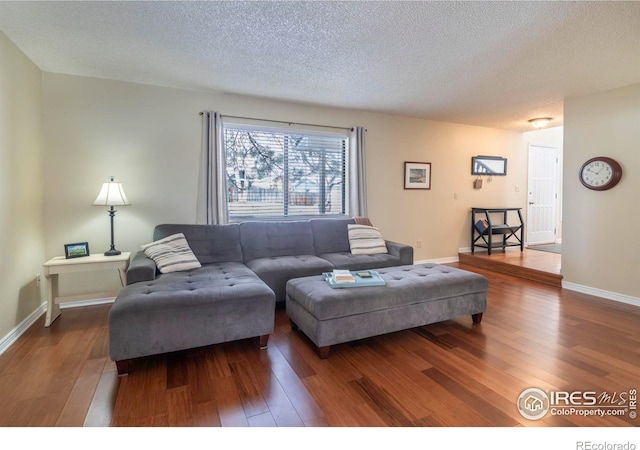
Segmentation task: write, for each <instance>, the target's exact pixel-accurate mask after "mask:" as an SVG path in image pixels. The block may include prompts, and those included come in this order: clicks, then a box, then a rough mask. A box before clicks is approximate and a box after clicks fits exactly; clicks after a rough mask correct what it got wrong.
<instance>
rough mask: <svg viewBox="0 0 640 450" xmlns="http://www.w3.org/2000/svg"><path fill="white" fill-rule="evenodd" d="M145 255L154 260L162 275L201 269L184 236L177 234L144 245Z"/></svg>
mask: <svg viewBox="0 0 640 450" xmlns="http://www.w3.org/2000/svg"><path fill="white" fill-rule="evenodd" d="M142 250H144V254H145V255H147V256H148V257H149V258H151V259H153V261H154V262H155V263H156V266H158V269H159V270H160V272H161V273H169V272H179V271H182V270H190V269H197V268H198V267H201V265H200V261H198V258H196V255H194V254H193V251H192V250H191V247H189V244H188V243H187V239H186V238H185V237H184V234H182V233H177V234H172V235H171V236H167V237H166V238H164V239H160V240H158V241H155V242H152V243H150V244H144V245H142Z"/></svg>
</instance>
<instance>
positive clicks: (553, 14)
mask: <svg viewBox="0 0 640 450" xmlns="http://www.w3.org/2000/svg"><path fill="white" fill-rule="evenodd" d="M0 30H2V31H3V32H4V33H5V34H6V35H7V37H8V38H9V39H11V40H12V41H13V42H14V43H15V44H16V45H17V46H18V47H20V48H21V49H22V51H23V52H24V53H25V54H26V55H27V56H28V57H29V58H31V60H33V62H34V63H35V64H37V65H38V66H39V67H40V68H41V69H42V70H44V71H50V72H60V73H68V74H75V75H84V76H92V77H100V78H110V79H115V80H125V81H132V82H138V83H147V84H155V85H162V86H173V87H181V88H188V89H197V90H217V91H223V92H228V93H237V94H246V95H252V96H260V97H266V98H277V99H283V100H290V101H295V102H303V103H311V104H320V105H330V106H339V107H347V108H357V109H362V110H370V111H379V112H387V113H393V114H400V115H405V116H412V117H421V118H426V119H432V120H440V121H447V122H456V123H466V124H472V125H480V126H487V127H494V128H502V129H510V130H519V131H521V130H530V129H531V127H530V125H529V124H528V123H527V119H530V118H532V117H536V116H551V117H554V118H555V120H554V121H553V122H552V123H551V125H550V126H555V125H561V124H562V112H563V99H565V98H567V97H572V96H579V95H584V94H588V93H592V92H600V91H604V90H608V89H613V88H617V87H622V86H627V85H630V84H634V83H639V82H640V2H564V1H563V2H547V1H534V2H484V1H476V2H453V1H445V2H427V1H413V2H399V1H376V2H366V1H351V2H335V1H332V2H319V1H307V2H292V1H286V2H276V1H247V2H219V1H209V2H188V1H187V2H185V1H183V2H168V1H161V2H156V1H142V2H117V1H107V2H95V1H91V2H83V1H72V2H59V1H53V2H31V1H28V2H7V1H0Z"/></svg>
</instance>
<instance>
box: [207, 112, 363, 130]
mask: <svg viewBox="0 0 640 450" xmlns="http://www.w3.org/2000/svg"><path fill="white" fill-rule="evenodd" d="M203 114H204V112H203V111H200V115H203ZM220 116H221V117H228V118H230V119H244V120H260V121H262V122H273V123H284V124H287V125H305V126H308V127H322V128H334V129H336V130H348V131H353V127H336V126H332V125H318V124H315V123H301V122H287V121H284V120H271V119H259V118H257V117H241V116H227V115H224V114H220Z"/></svg>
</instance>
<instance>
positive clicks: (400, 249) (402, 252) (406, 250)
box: [385, 241, 413, 266]
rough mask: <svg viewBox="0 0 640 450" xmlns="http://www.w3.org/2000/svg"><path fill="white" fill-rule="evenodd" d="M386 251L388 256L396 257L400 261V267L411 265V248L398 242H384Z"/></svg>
mask: <svg viewBox="0 0 640 450" xmlns="http://www.w3.org/2000/svg"><path fill="white" fill-rule="evenodd" d="M385 243H386V244H387V251H388V252H389V254H390V255H393V256H397V257H398V258H399V259H400V265H402V266H405V265H410V264H413V247H411V246H410V245H407V244H401V243H399V242H393V241H385Z"/></svg>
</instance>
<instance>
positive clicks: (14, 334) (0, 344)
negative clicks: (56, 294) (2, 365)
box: [0, 303, 47, 355]
mask: <svg viewBox="0 0 640 450" xmlns="http://www.w3.org/2000/svg"><path fill="white" fill-rule="evenodd" d="M46 311H47V304H46V303H42V304H41V305H40V306H39V307H38V308H37V309H36V310H35V311H34V312H32V313H31V314H29V316H27V317H26V318H25V319H24V320H23V321H22V322H20V323H19V324H18V325H17V326H16V327H15V328H14V329H13V330H11V331H10V332H9V333H8V334H7V335H6V336H4V337H3V338H2V339H0V355H2V354H3V353H4V352H5V351H6V350H7V349H8V348H9V347H11V345H12V344H13V343H14V342H15V341H17V340H18V338H19V337H20V336H22V334H24V332H25V331H27V330H28V329H29V327H30V326H31V325H33V324H34V323H35V322H36V320H38V318H39V317H40V316H41V315H43V314H44V313H45V312H46Z"/></svg>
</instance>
